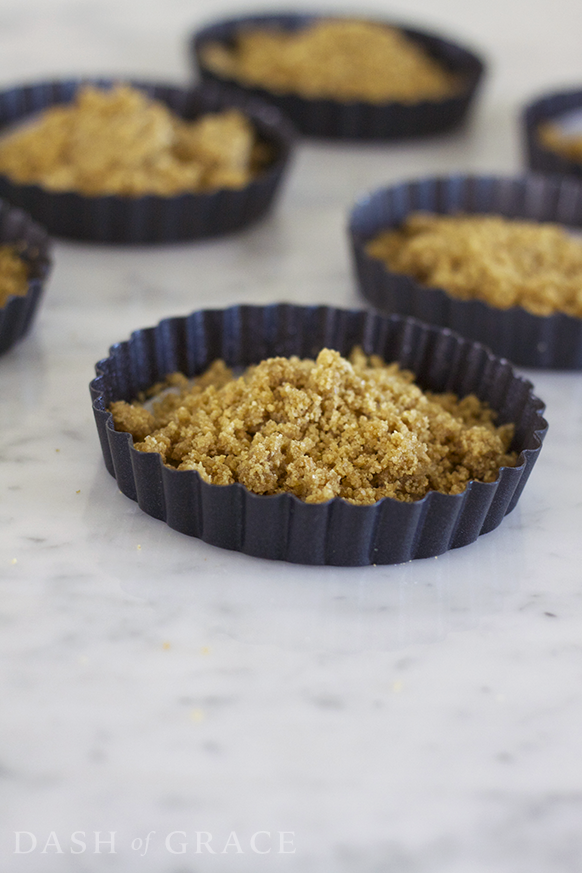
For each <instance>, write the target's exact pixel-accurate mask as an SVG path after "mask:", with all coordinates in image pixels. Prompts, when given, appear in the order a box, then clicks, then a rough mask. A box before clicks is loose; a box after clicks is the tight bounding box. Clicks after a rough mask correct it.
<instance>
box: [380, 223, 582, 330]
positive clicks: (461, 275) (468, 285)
mask: <svg viewBox="0 0 582 873" xmlns="http://www.w3.org/2000/svg"><path fill="white" fill-rule="evenodd" d="M366 251H367V253H368V254H369V255H370V256H371V257H374V258H378V259H380V260H381V261H383V262H384V263H385V264H386V266H387V267H388V268H389V269H390V270H392V271H393V272H395V273H404V274H406V275H408V276H411V277H412V278H414V279H416V280H417V281H418V282H420V283H421V284H422V285H426V286H428V287H431V288H442V289H444V290H445V291H447V292H448V293H449V294H450V295H451V296H452V297H457V298H459V299H460V300H482V301H484V302H485V303H488V304H490V305H491V306H496V307H498V308H499V309H509V308H510V307H511V306H521V307H523V308H524V309H527V310H528V311H529V312H531V313H533V314H534V315H542V316H546V315H552V314H553V313H554V312H564V313H566V314H567V315H572V316H574V317H576V318H580V317H582V243H580V242H579V241H578V240H576V239H574V238H573V237H572V236H570V235H569V234H568V233H567V232H566V231H565V230H564V229H563V228H562V227H560V226H559V225H556V224H549V223H542V224H536V223H535V222H530V221H515V220H510V219H507V218H501V217H500V216H492V215H432V214H429V213H421V212H419V213H413V214H412V215H410V216H409V217H408V219H407V220H406V221H405V223H404V224H403V225H402V226H401V227H400V228H399V229H397V230H389V231H384V232H382V233H380V234H378V236H376V237H375V238H374V239H373V240H371V242H369V243H368V245H367V246H366Z"/></svg>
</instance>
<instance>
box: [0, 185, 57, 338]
mask: <svg viewBox="0 0 582 873" xmlns="http://www.w3.org/2000/svg"><path fill="white" fill-rule="evenodd" d="M6 243H15V244H16V245H17V246H18V248H19V250H20V252H21V256H22V258H23V259H24V260H25V261H26V263H27V265H28V270H29V278H28V291H27V293H26V294H25V295H23V296H22V297H21V296H13V297H9V298H8V300H7V302H6V305H5V306H3V307H0V354H4V352H7V351H8V349H10V348H12V346H13V345H14V344H15V343H17V342H18V341H19V340H20V339H22V337H24V336H25V335H26V334H27V333H28V331H29V330H30V327H31V325H32V322H33V319H34V316H35V313H36V309H37V307H38V304H39V303H40V300H41V297H42V294H43V291H44V286H45V282H46V279H47V277H48V274H49V271H50V268H51V258H50V248H51V245H50V240H49V237H48V234H47V232H46V230H45V229H44V228H43V227H41V226H40V225H38V224H37V223H36V222H35V221H33V220H32V219H31V217H30V216H29V215H27V213H26V212H23V210H22V209H15V208H14V207H12V206H10V204H9V203H7V202H6V201H5V200H0V244H2V245H5V244H6Z"/></svg>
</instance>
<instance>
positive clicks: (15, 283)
mask: <svg viewBox="0 0 582 873" xmlns="http://www.w3.org/2000/svg"><path fill="white" fill-rule="evenodd" d="M27 292H28V267H27V266H26V263H25V262H24V261H23V259H22V258H21V256H20V253H19V249H18V247H17V246H15V245H0V308H2V307H4V306H6V304H7V303H8V298H9V297H24V296H25V294H26V293H27Z"/></svg>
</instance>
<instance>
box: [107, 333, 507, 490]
mask: <svg viewBox="0 0 582 873" xmlns="http://www.w3.org/2000/svg"><path fill="white" fill-rule="evenodd" d="M413 379H414V376H413V374H412V373H410V372H409V371H406V370H401V369H399V366H398V364H395V363H393V364H388V365H387V364H385V363H384V362H383V361H382V359H381V358H379V357H378V356H376V355H372V356H371V357H368V356H366V355H365V354H364V353H363V351H362V350H361V349H359V348H356V349H354V350H353V352H352V354H351V355H350V358H349V360H348V359H346V358H343V357H342V356H341V355H340V354H339V352H337V351H333V350H331V349H323V350H322V351H321V352H320V353H319V355H318V356H317V359H316V360H315V361H313V360H301V359H299V358H297V357H291V358H282V357H277V358H270V359H268V360H265V361H262V362H261V363H259V364H257V365H254V366H251V367H249V368H248V369H247V370H246V371H245V372H244V373H243V374H242V376H240V377H239V378H235V377H234V376H233V374H232V372H231V371H230V370H229V369H228V368H227V367H226V366H225V364H224V362H223V361H215V362H214V363H213V364H212V366H211V367H210V368H209V369H208V370H207V371H206V372H205V373H204V374H203V375H202V376H201V377H199V378H197V379H195V380H193V382H191V381H189V380H188V379H187V378H186V377H185V376H184V375H182V374H179V373H175V374H172V375H171V376H169V377H168V378H167V380H166V381H165V382H164V383H161V384H159V385H156V386H154V387H153V388H152V389H151V390H150V391H149V392H148V396H152V392H153V396H154V399H153V404H149V403H148V401H147V400H146V398H145V397H143V396H142V397H140V398H139V399H138V400H137V401H134V402H133V403H126V402H125V401H123V400H120V401H116V402H114V403H112V404H111V406H110V410H111V412H112V414H113V419H114V422H115V427H116V429H117V430H121V431H126V432H128V433H131V434H132V436H133V438H134V441H135V448H136V449H137V450H138V451H141V452H157V453H159V454H160V455H161V457H162V460H163V462H164V463H165V464H167V465H168V466H171V467H174V468H176V469H178V470H197V471H198V473H199V474H200V475H201V477H202V478H203V479H204V481H206V482H209V483H211V484H215V485H228V484H231V483H233V482H241V483H242V484H243V485H245V486H246V487H247V488H248V489H249V490H250V491H253V492H255V493H257V494H278V493H280V492H285V491H287V492H291V493H292V494H295V495H296V496H297V497H299V498H300V499H302V500H304V501H306V502H307V503H322V502H324V501H326V500H329V499H331V498H333V497H343V498H345V499H346V500H348V501H349V502H351V503H355V504H371V503H375V502H376V501H377V500H380V499H381V498H382V497H395V498H397V499H398V500H403V501H408V502H411V501H414V500H419V499H421V498H422V497H424V496H425V494H427V493H428V492H429V491H432V490H435V491H441V492H444V493H447V494H457V493H459V492H461V491H463V490H464V489H465V487H466V485H467V483H468V482H469V481H470V480H471V479H478V480H480V481H483V482H492V481H494V480H495V479H496V477H497V474H498V471H499V468H500V467H501V466H514V465H515V462H516V454H515V453H514V452H510V451H509V447H510V444H511V440H512V437H513V432H514V427H513V425H511V424H504V425H501V426H500V427H496V426H495V424H494V420H495V412H493V411H492V410H491V409H490V408H489V407H488V406H487V405H486V404H484V403H482V402H481V401H479V400H478V398H477V397H476V396H475V395H468V396H467V397H464V398H463V399H461V400H459V399H458V398H457V397H456V395H454V394H432V393H430V392H423V391H422V390H421V389H420V388H419V387H418V386H417V385H416V384H414V381H413ZM150 405H151V406H152V408H151V410H150V409H149V408H148V406H150Z"/></svg>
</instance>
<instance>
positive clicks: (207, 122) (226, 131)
mask: <svg viewBox="0 0 582 873" xmlns="http://www.w3.org/2000/svg"><path fill="white" fill-rule="evenodd" d="M267 161H268V155H267V154H266V147H265V145H264V144H263V143H260V142H258V138H257V136H256V133H255V130H254V128H253V125H252V123H251V122H250V120H249V119H248V118H247V117H246V116H245V115H244V114H243V113H242V112H239V111H238V110H237V109H227V110H224V111H222V112H216V113H208V114H206V115H203V116H201V117H200V118H198V119H196V120H194V121H184V120H183V119H182V118H180V117H179V116H177V115H175V114H174V113H172V112H171V111H170V110H169V109H168V107H167V106H166V105H165V104H164V103H162V102H161V101H159V100H154V99H151V98H150V97H148V96H147V95H146V94H145V93H144V92H142V91H140V90H139V89H137V88H134V87H132V86H130V85H123V84H119V85H116V86H115V87H113V88H111V89H102V88H97V87H94V86H91V85H86V86H84V87H82V88H80V89H79V91H78V92H77V94H76V96H75V100H74V102H73V103H71V104H65V105H59V106H54V107H51V108H50V109H47V110H46V111H45V112H43V113H42V114H41V115H40V116H39V117H38V118H37V119H35V120H31V121H29V122H28V123H26V124H23V125H20V126H19V127H18V128H17V129H14V130H13V131H12V132H11V133H10V134H7V135H6V136H5V137H3V138H2V139H0V173H4V174H5V175H7V176H9V177H10V178H11V179H12V180H13V181H15V182H17V183H19V184H31V183H32V184H38V185H41V186H42V187H44V188H47V189H49V190H52V191H78V192H79V193H81V194H86V195H106V194H120V195H126V196H140V195H144V194H158V195H161V196H170V195H174V194H179V193H182V192H195V193H198V192H201V191H208V190H212V189H216V188H242V187H244V186H245V185H247V184H248V183H249V182H250V181H251V179H252V178H253V177H254V176H255V175H256V173H257V171H258V170H259V169H260V168H261V166H262V165H263V164H264V163H266V162H267Z"/></svg>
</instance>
